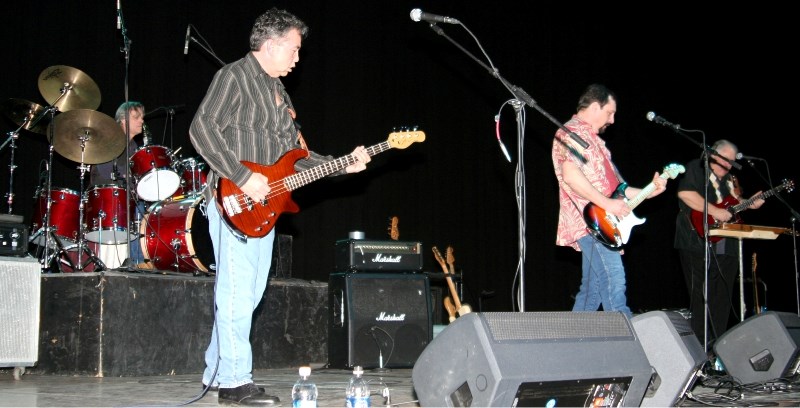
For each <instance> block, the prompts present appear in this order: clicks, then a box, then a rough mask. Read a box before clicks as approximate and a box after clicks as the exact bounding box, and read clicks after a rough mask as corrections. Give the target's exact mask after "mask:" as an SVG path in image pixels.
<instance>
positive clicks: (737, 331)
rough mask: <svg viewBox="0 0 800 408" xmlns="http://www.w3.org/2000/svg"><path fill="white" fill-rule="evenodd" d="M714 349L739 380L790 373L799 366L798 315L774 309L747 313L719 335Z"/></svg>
mask: <svg viewBox="0 0 800 408" xmlns="http://www.w3.org/2000/svg"><path fill="white" fill-rule="evenodd" d="M714 352H715V353H716V355H717V357H719V358H720V360H722V364H723V365H724V366H725V370H726V371H727V372H728V374H730V375H731V376H733V377H735V378H736V379H737V380H738V381H739V382H740V383H742V384H750V383H757V382H765V381H771V380H777V379H780V378H787V377H791V376H793V375H795V374H797V372H798V367H799V366H800V317H798V316H797V314H795V313H788V312H775V311H769V312H764V313H762V314H759V315H756V316H753V317H750V318H748V319H747V320H745V321H743V322H740V323H739V324H737V325H736V326H733V327H732V328H731V329H729V330H728V331H726V332H725V333H724V334H723V335H722V336H719V338H718V339H717V340H716V342H715V343H714Z"/></svg>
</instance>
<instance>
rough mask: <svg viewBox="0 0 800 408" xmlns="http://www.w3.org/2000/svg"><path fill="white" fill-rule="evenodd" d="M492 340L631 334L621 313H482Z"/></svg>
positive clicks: (627, 335) (612, 336) (621, 336)
mask: <svg viewBox="0 0 800 408" xmlns="http://www.w3.org/2000/svg"><path fill="white" fill-rule="evenodd" d="M483 316H484V318H485V319H486V324H487V325H488V326H489V329H490V332H491V335H492V338H493V339H494V340H495V341H518V340H559V339H565V338H599V339H604V340H607V339H612V338H628V337H631V336H632V335H633V333H632V331H631V327H630V325H629V324H628V320H627V319H626V318H625V315H623V314H622V313H596V312H530V313H525V314H522V313H514V312H497V313H484V314H483Z"/></svg>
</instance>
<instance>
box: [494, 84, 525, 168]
mask: <svg viewBox="0 0 800 408" xmlns="http://www.w3.org/2000/svg"><path fill="white" fill-rule="evenodd" d="M512 101H513V102H516V103H519V101H518V100H516V99H510V100H507V101H505V102H503V104H502V105H500V110H499V111H497V115H494V133H495V136H496V137H497V143H498V144H499V145H500V151H502V152H503V156H505V157H506V160H508V162H509V163H511V155H510V154H508V149H506V145H505V144H503V140H502V139H500V112H502V111H503V107H504V106H506V104H509V103H513V102H512Z"/></svg>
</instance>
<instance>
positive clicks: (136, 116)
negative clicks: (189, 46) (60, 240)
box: [89, 101, 145, 266]
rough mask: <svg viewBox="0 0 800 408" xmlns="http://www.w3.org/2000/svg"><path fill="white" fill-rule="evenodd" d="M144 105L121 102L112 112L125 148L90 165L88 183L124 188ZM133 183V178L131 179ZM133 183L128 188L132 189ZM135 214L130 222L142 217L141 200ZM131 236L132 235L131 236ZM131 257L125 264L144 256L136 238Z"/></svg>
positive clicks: (137, 147) (135, 261) (135, 147)
mask: <svg viewBox="0 0 800 408" xmlns="http://www.w3.org/2000/svg"><path fill="white" fill-rule="evenodd" d="M144 112H145V110H144V105H143V104H142V103H141V102H137V101H128V102H123V103H122V104H121V105H119V107H118V108H117V112H116V113H115V114H114V120H115V121H116V122H117V123H118V124H119V125H120V126H121V127H122V132H123V133H125V134H127V135H128V147H127V150H123V151H122V153H120V155H119V156H117V158H116V159H114V160H111V161H108V162H105V163H101V164H97V165H94V166H92V170H91V173H90V176H89V177H90V184H91V185H93V186H96V185H104V184H116V185H117V186H120V187H122V188H126V186H125V183H126V178H127V177H128V169H129V168H130V164H129V161H128V155H129V154H130V155H132V154H133V153H134V152H136V150H137V149H139V144H138V143H137V142H136V140H134V137H136V136H137V135H139V134H141V133H142V129H143V127H144ZM131 184H133V180H131ZM133 188H134V187H133V185H131V186H130V189H131V190H133ZM129 196H130V197H134V198H135V196H136V195H135V194H133V193H131V194H129ZM136 212H137V214H131V222H134V221H139V220H141V219H142V218H143V216H144V212H145V207H144V203H143V202H139V203H137V205H136ZM130 233H131V234H136V233H138V231H137V230H134V231H130ZM131 238H133V237H131ZM130 249H131V251H130V254H131V258H132V259H130V260H129V262H128V263H127V265H132V266H135V265H138V264H140V263H142V262H143V258H144V256H143V255H142V251H141V246H140V244H139V240H138V239H133V240H132V241H131V248H130Z"/></svg>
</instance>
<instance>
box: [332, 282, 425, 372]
mask: <svg viewBox="0 0 800 408" xmlns="http://www.w3.org/2000/svg"><path fill="white" fill-rule="evenodd" d="M328 302H329V308H328V310H329V317H330V319H329V322H328V324H329V326H328V361H329V363H330V366H331V367H337V368H352V367H354V366H362V367H364V368H375V367H412V366H413V365H414V363H415V362H416V361H417V357H419V355H420V353H421V352H422V350H423V349H425V347H426V346H427V345H428V343H430V341H431V338H432V336H433V325H432V323H431V312H430V311H431V292H430V286H429V282H428V277H427V276H426V275H424V274H413V273H333V274H331V275H330V281H329V283H328Z"/></svg>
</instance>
